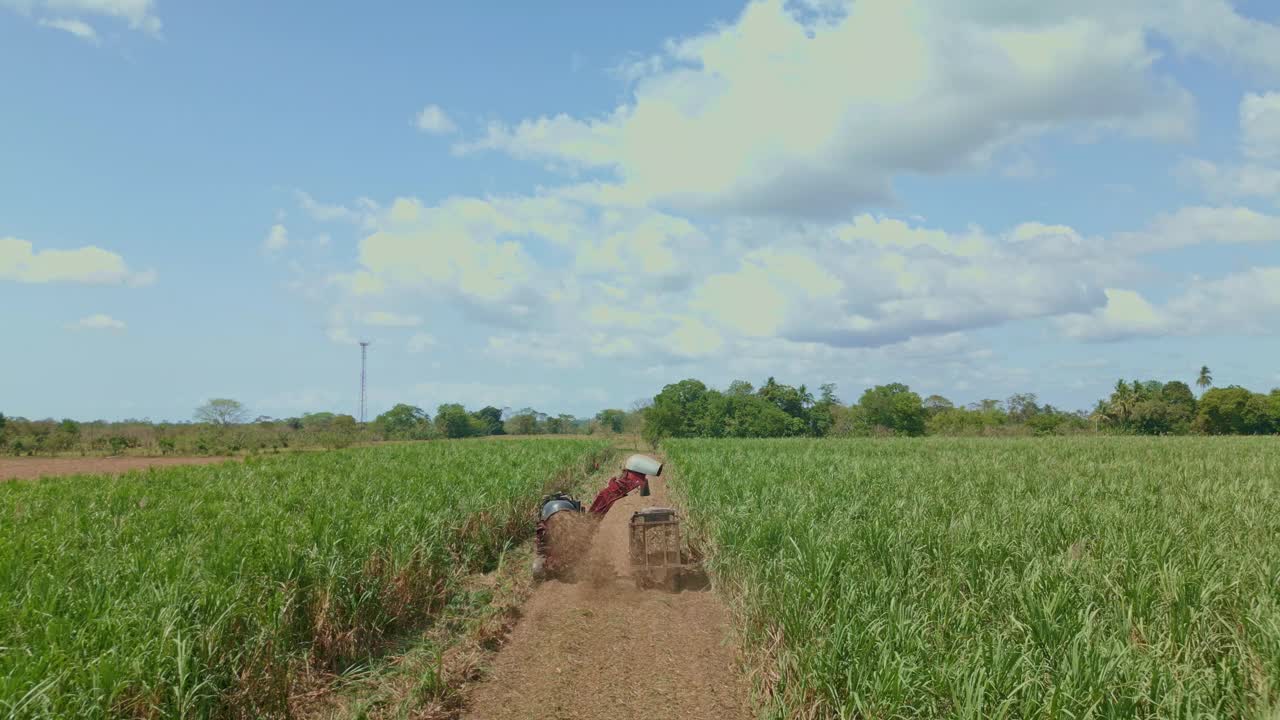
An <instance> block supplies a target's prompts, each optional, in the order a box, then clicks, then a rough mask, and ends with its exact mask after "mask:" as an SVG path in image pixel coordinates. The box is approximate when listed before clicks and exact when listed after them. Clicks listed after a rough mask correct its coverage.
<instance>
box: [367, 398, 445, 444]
mask: <svg viewBox="0 0 1280 720" xmlns="http://www.w3.org/2000/svg"><path fill="white" fill-rule="evenodd" d="M373 425H374V427H375V428H376V429H377V431H378V432H379V433H380V434H381V435H382V437H384V438H386V439H388V440H425V439H426V438H427V437H429V436H430V427H431V417H430V416H428V415H427V413H426V411H424V410H423V409H422V408H420V407H416V406H414V405H408V404H405V403H399V404H397V405H396V406H395V407H393V408H391V409H390V410H388V411H386V412H384V413H382V414H381V415H379V416H378V417H377V418H375V419H374V421H373Z"/></svg>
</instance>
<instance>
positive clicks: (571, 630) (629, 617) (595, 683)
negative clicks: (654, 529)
mask: <svg viewBox="0 0 1280 720" xmlns="http://www.w3.org/2000/svg"><path fill="white" fill-rule="evenodd" d="M650 486H651V490H652V492H653V494H652V495H651V496H649V497H641V496H640V495H639V493H632V494H631V495H629V496H628V497H625V498H623V499H622V500H619V501H618V502H617V504H615V505H614V506H613V508H612V509H611V510H610V511H609V514H608V515H606V516H605V517H604V519H603V520H602V521H601V523H600V527H599V529H598V530H597V532H596V535H595V538H594V540H593V542H592V545H591V549H590V551H589V553H588V557H587V558H586V560H585V561H584V562H585V565H584V566H583V567H582V568H581V569H580V572H579V573H578V575H579V576H580V578H581V579H579V580H578V581H577V582H562V581H559V580H549V581H547V582H545V583H543V584H542V585H541V586H539V587H538V589H537V590H536V591H535V592H534V594H533V596H532V597H531V598H530V599H529V601H528V602H526V603H525V605H524V607H523V617H522V619H521V620H520V622H519V624H517V625H516V627H515V629H514V630H513V631H512V633H511V636H510V639H509V641H508V642H507V644H506V645H505V646H504V647H503V648H502V650H501V651H500V652H499V653H498V656H497V658H496V659H495V661H494V664H493V669H492V672H491V673H490V674H489V676H488V679H487V680H485V681H484V682H483V683H481V684H479V685H477V686H475V687H474V688H473V689H472V690H471V691H470V692H469V694H468V695H469V701H468V703H467V711H466V712H465V714H464V715H463V717H464V718H470V719H472V720H515V719H516V718H520V719H522V720H532V719H535V718H536V719H538V720H580V719H581V720H587V719H590V718H610V719H611V720H630V719H632V718H636V719H639V718H644V720H665V719H668V718H670V719H672V720H676V719H678V720H703V719H704V718H714V719H715V720H748V719H749V718H752V717H754V716H753V714H752V713H751V709H750V702H749V697H750V689H749V686H748V684H747V681H746V679H745V678H744V677H743V675H742V673H741V671H740V670H739V669H738V665H737V662H736V661H737V654H736V651H735V649H734V646H733V645H732V643H731V635H730V631H729V614H728V611H727V610H726V609H725V607H724V605H723V604H722V603H721V602H720V601H719V599H718V598H716V596H715V595H714V594H713V593H711V592H707V591H686V592H682V593H678V594H673V593H668V592H663V591H660V590H645V591H640V590H637V589H636V587H635V584H634V581H633V579H632V577H631V575H630V567H629V565H630V561H629V557H628V548H627V527H628V523H629V521H630V519H631V514H632V513H633V512H635V511H636V510H639V509H641V508H644V507H648V506H651V505H665V504H667V503H668V500H667V494H666V483H665V481H663V480H662V479H661V478H654V479H653V480H651V482H650Z"/></svg>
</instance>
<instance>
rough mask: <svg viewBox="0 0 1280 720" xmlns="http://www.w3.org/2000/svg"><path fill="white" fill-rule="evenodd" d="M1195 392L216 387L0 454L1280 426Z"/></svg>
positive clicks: (1261, 430)
mask: <svg viewBox="0 0 1280 720" xmlns="http://www.w3.org/2000/svg"><path fill="white" fill-rule="evenodd" d="M1194 382H1195V385H1196V386H1197V388H1198V389H1199V391H1200V396H1199V397H1197V396H1196V393H1195V392H1194V391H1193V390H1192V389H1191V386H1189V385H1188V384H1187V383H1185V382H1182V381H1180V380H1171V381H1159V380H1129V381H1126V380H1120V381H1117V382H1116V385H1115V387H1114V389H1113V390H1112V392H1111V394H1110V395H1109V396H1108V397H1106V398H1102V399H1100V400H1098V402H1097V403H1096V404H1095V405H1094V407H1093V409H1092V410H1082V411H1068V410H1063V409H1060V408H1056V407H1054V406H1052V405H1049V404H1042V403H1041V402H1040V401H1039V398H1038V397H1037V396H1036V395H1035V394H1034V393H1017V394H1014V395H1011V396H1010V397H1008V398H1005V399H1004V400H997V399H984V400H980V401H978V402H974V403H970V404H968V405H963V406H961V405H958V404H956V403H953V402H952V401H951V400H949V399H947V398H945V397H942V396H941V395H929V396H926V397H921V396H920V394H918V393H917V392H915V391H913V390H912V389H911V388H910V387H908V386H907V385H904V384H902V383H890V384H887V385H877V386H875V387H872V388H869V389H867V390H866V391H864V392H863V393H862V394H861V396H860V397H859V398H858V400H857V401H856V402H851V403H848V404H845V403H844V402H843V401H841V400H840V398H839V397H837V395H836V386H835V385H834V384H824V385H820V386H819V387H818V392H817V393H816V394H815V393H813V392H811V391H810V390H809V389H808V388H807V387H806V386H805V385H799V386H791V385H785V384H782V383H779V382H777V381H776V380H775V379H774V378H772V377H770V378H768V379H766V380H765V382H764V383H763V384H762V385H760V386H759V387H756V386H754V385H752V384H751V383H750V382H747V381H745V380H738V381H734V382H732V383H730V384H729V386H728V387H727V388H725V389H723V390H718V389H715V388H711V387H708V386H707V385H706V384H705V383H703V382H702V381H700V380H696V379H692V378H691V379H686V380H681V381H680V382H676V383H672V384H670V385H667V386H665V387H663V389H662V391H661V392H659V393H658V394H657V395H656V396H654V398H653V399H652V401H646V402H641V403H637V404H636V406H634V407H633V408H632V409H631V410H629V411H628V410H621V409H616V408H610V409H605V410H601V411H600V412H599V413H597V414H596V415H595V416H594V417H591V418H579V417H575V416H573V415H568V414H558V415H550V414H547V413H543V412H540V411H538V410H535V409H533V408H528V407H526V408H521V409H519V410H512V409H510V408H498V407H495V406H492V405H490V406H485V407H482V408H480V409H478V410H468V409H467V408H466V407H465V406H463V405H461V404H458V403H445V404H442V405H440V406H438V407H437V408H436V411H435V414H434V415H432V414H429V413H428V412H427V411H425V410H424V409H422V408H420V407H417V406H415V405H411V404H407V403H401V404H398V405H396V406H395V407H393V408H391V409H390V410H388V411H386V412H384V413H382V414H381V415H378V416H377V417H376V418H375V419H374V420H373V421H372V422H368V423H360V422H359V421H357V420H356V418H355V417H353V416H351V415H348V414H342V413H331V412H317V413H306V414H303V415H301V416H297V417H289V418H272V417H266V416H258V417H252V418H251V416H250V413H249V411H248V409H247V408H246V407H245V406H244V405H243V404H241V403H239V402H237V401H235V400H232V399H228V398H217V399H213V400H210V401H209V402H207V403H205V404H204V405H201V406H200V407H199V408H197V409H196V412H195V414H194V421H193V422H186V423H152V422H149V421H146V420H126V421H123V422H105V421H97V422H77V421H74V420H70V419H64V420H53V419H45V420H27V419H25V418H14V417H9V418H6V417H5V416H4V415H3V414H0V453H7V454H13V455H36V454H51V455H52V454H75V453H81V454H90V453H92V454H123V453H129V452H135V453H145V454H162V455H163V454H177V455H223V454H234V453H243V452H250V453H252V452H278V451H282V450H286V449H290V448H294V449H296V448H341V447H347V446H349V445H352V444H355V443H363V442H379V441H406V440H433V439H444V438H467V437H485V436H493V435H539V434H546V435H567V434H599V433H624V432H625V433H638V434H642V435H643V436H644V437H645V438H646V439H648V440H649V441H650V442H654V443H656V442H658V441H660V440H661V439H663V438H667V437H709V438H716V437H729V438H764V437H871V436H880V435H905V436H919V435H1065V434H1078V433H1110V434H1135V435H1184V434H1191V433H1196V434H1208V435H1270V434H1280V389H1274V390H1272V391H1271V392H1270V393H1266V394H1264V393H1258V392H1253V391H1251V390H1249V389H1247V388H1244V387H1240V386H1238V385H1231V386H1228V387H1214V384H1213V376H1212V373H1211V372H1210V370H1209V368H1207V367H1202V368H1201V369H1200V372H1199V374H1198V376H1197V377H1196V379H1195V381H1194Z"/></svg>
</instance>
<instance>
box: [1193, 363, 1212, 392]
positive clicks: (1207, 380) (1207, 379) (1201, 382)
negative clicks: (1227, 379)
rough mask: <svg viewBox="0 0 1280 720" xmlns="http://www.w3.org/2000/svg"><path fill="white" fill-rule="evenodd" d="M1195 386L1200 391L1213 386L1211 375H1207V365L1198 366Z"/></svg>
mask: <svg viewBox="0 0 1280 720" xmlns="http://www.w3.org/2000/svg"><path fill="white" fill-rule="evenodd" d="M1196 385H1197V386H1198V387H1199V388H1200V389H1201V390H1204V389H1205V388H1208V387H1211V386H1212V385H1213V375H1211V374H1210V373H1209V366H1208V365H1201V366H1200V377H1198V378H1196Z"/></svg>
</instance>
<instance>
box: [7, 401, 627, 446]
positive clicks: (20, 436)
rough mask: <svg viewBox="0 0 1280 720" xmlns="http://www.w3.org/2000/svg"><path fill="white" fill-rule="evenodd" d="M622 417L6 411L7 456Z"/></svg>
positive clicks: (237, 407)
mask: <svg viewBox="0 0 1280 720" xmlns="http://www.w3.org/2000/svg"><path fill="white" fill-rule="evenodd" d="M615 414H617V417H615ZM623 416H625V413H622V411H614V410H606V411H602V412H601V413H599V415H598V416H597V417H596V418H589V419H582V418H577V417H574V416H572V415H567V414H558V415H549V414H547V413H543V412H540V411H538V410H535V409H533V408H521V409H519V410H511V409H510V408H497V407H493V406H486V407H483V408H480V409H479V410H475V411H469V410H467V409H466V408H465V407H464V406H462V405H460V404H457V403H445V404H442V405H440V406H439V407H438V408H437V409H436V413H435V415H434V416H432V415H430V414H428V413H427V412H426V411H424V410H423V409H422V408H419V407H417V406H414V405H410V404H407V403H401V404H398V405H396V406H395V407H393V408H391V409H390V410H388V411H387V412H385V413H382V414H381V415H379V416H377V418H375V419H374V420H373V421H372V422H368V423H360V422H359V421H358V420H357V419H356V418H355V417H354V416H352V415H349V414H344V413H332V412H314V413H304V414H302V415H300V416H296V417H288V418H273V417H268V416H257V417H253V416H252V415H251V414H250V413H249V410H248V408H246V407H245V406H244V405H243V404H242V403H240V402H238V401H236V400H233V399H230V398H215V399H212V400H209V401H208V402H206V403H205V404H203V405H201V406H200V407H199V408H197V409H196V411H195V413H194V415H193V421H192V422H178V423H167V422H151V421H149V420H124V421H120V422H107V421H102V420H99V421H92V422H79V421H76V420H71V419H63V420H55V419H52V418H48V419H42V420H29V419H26V418H22V417H6V416H5V415H4V414H2V413H0V454H10V455H68V454H69V455H74V454H82V455H89V454H93V455H102V454H105V455H122V454H129V453H135V454H148V455H230V454H237V453H256V452H279V451H283V450H288V449H309V448H327V449H335V448H344V447H349V446H351V445H353V444H356V443H367V442H380V441H402V440H434V439H438V438H464V437H483V436H490V435H540V434H547V435H564V434H584V433H591V432H621V431H622V429H623V428H622V424H621V417H623ZM615 428H616V429H615Z"/></svg>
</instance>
